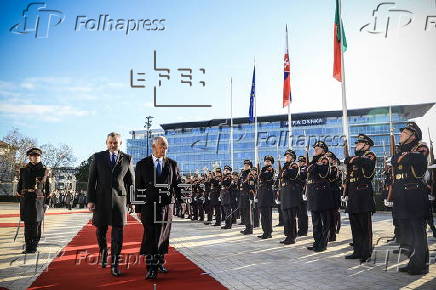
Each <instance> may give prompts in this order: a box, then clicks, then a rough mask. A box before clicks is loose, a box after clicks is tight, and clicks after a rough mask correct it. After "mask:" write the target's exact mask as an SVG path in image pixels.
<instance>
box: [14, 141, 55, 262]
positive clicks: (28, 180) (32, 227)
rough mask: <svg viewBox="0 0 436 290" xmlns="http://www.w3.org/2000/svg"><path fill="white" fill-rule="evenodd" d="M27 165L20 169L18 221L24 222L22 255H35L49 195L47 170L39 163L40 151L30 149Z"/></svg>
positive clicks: (27, 153)
mask: <svg viewBox="0 0 436 290" xmlns="http://www.w3.org/2000/svg"><path fill="white" fill-rule="evenodd" d="M26 155H27V156H28V158H29V161H30V162H29V163H27V164H26V166H24V167H22V168H20V179H19V180H18V185H17V195H18V196H19V197H20V219H21V220H22V221H23V222H24V240H25V242H26V248H25V250H24V251H23V254H27V253H35V252H36V251H37V248H38V243H39V240H40V238H41V224H42V221H43V219H44V213H45V209H46V208H47V206H46V201H47V200H48V199H47V198H48V196H49V193H50V184H49V169H48V168H46V167H45V166H44V165H43V164H42V163H41V155H42V151H41V149H39V148H36V147H34V148H30V149H29V150H27V152H26Z"/></svg>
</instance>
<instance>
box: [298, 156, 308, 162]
mask: <svg viewBox="0 0 436 290" xmlns="http://www.w3.org/2000/svg"><path fill="white" fill-rule="evenodd" d="M298 162H306V157H304V156H303V155H301V156H298Z"/></svg>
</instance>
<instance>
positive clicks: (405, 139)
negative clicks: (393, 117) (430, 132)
mask: <svg viewBox="0 0 436 290" xmlns="http://www.w3.org/2000/svg"><path fill="white" fill-rule="evenodd" d="M414 137H415V135H414V134H413V132H412V131H410V130H408V129H404V130H403V131H401V134H400V144H407V143H410V142H412V141H413V140H415V138H414Z"/></svg>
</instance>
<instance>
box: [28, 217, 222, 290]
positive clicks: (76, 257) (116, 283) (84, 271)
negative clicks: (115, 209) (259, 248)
mask: <svg viewBox="0 0 436 290" xmlns="http://www.w3.org/2000/svg"><path fill="white" fill-rule="evenodd" d="M128 221H129V224H128V225H127V226H126V227H125V228H124V244H123V251H122V255H124V257H125V258H126V260H129V261H130V262H125V263H124V264H123V265H121V268H120V269H121V272H122V273H123V275H122V276H121V277H118V278H115V277H112V275H111V274H110V267H109V266H108V267H106V268H105V269H102V268H101V266H97V265H96V260H97V258H98V246H97V241H96V237H95V227H94V226H92V225H91V224H90V223H88V224H87V225H85V226H84V227H83V228H82V229H81V230H80V232H79V233H78V234H77V235H76V236H75V237H74V238H73V240H72V241H71V242H70V243H69V244H68V245H67V246H66V247H65V248H64V253H63V255H62V254H61V255H59V256H58V257H57V258H56V259H54V260H53V261H52V263H51V264H50V265H49V267H48V271H46V272H43V273H42V274H41V275H40V276H39V277H38V279H37V280H36V281H35V282H33V284H32V285H31V287H30V288H29V289H80V290H82V289H91V288H100V287H110V288H111V290H112V289H124V288H142V289H144V288H146V289H157V290H163V289H226V288H225V287H224V286H222V285H221V284H220V283H219V282H218V281H216V280H215V279H214V278H212V277H210V276H209V275H206V274H203V270H201V269H200V268H199V267H198V266H196V265H195V264H194V263H192V262H191V261H190V260H188V259H187V258H186V257H185V256H183V255H182V254H181V253H179V252H178V251H176V250H175V249H174V248H170V252H169V253H168V254H167V255H166V256H165V257H166V265H165V266H166V267H167V269H168V270H169V273H166V274H162V273H160V274H159V278H158V280H154V281H150V280H145V264H144V259H143V257H142V256H138V255H137V254H138V253H139V247H140V243H141V240H142V233H143V228H142V225H141V224H140V223H138V222H137V221H136V220H135V219H134V218H133V217H131V216H128ZM108 241H110V231H108ZM108 246H109V245H108ZM86 255H88V256H86ZM86 257H87V258H86ZM135 259H136V260H139V261H138V262H137V263H135ZM154 284H156V288H154Z"/></svg>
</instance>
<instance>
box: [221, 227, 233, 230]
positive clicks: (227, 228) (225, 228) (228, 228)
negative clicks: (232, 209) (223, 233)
mask: <svg viewBox="0 0 436 290" xmlns="http://www.w3.org/2000/svg"><path fill="white" fill-rule="evenodd" d="M221 229H222V230H230V229H231V227H228V226H223V227H221Z"/></svg>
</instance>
